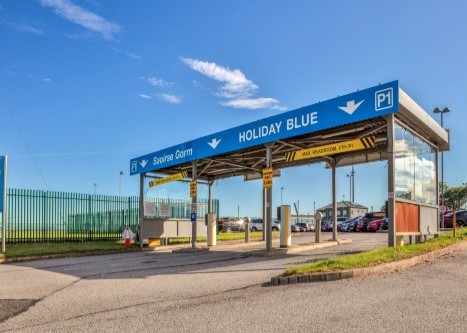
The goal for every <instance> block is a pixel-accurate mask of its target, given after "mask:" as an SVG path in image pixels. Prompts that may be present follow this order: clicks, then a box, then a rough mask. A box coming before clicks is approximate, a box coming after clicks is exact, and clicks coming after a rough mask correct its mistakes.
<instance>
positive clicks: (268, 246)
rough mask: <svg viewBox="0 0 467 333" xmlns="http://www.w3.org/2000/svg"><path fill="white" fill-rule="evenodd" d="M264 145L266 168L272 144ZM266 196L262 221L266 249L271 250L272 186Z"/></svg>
mask: <svg viewBox="0 0 467 333" xmlns="http://www.w3.org/2000/svg"><path fill="white" fill-rule="evenodd" d="M265 146H266V168H272V144H271V143H268V144H266V145H265ZM265 197H266V219H265V220H264V221H263V224H264V229H265V230H266V251H271V250H272V188H267V189H266V192H265Z"/></svg>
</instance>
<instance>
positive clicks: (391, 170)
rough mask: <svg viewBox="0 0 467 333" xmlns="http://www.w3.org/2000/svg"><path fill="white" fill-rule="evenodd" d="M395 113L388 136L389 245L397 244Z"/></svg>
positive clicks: (388, 124) (389, 120)
mask: <svg viewBox="0 0 467 333" xmlns="http://www.w3.org/2000/svg"><path fill="white" fill-rule="evenodd" d="M394 126H395V123H394V115H393V114H391V115H388V116H387V136H388V155H387V156H388V219H389V221H388V229H389V230H388V246H395V245H396V222H397V221H396V214H395V207H396V199H395V167H396V161H395V152H394V149H395V145H394Z"/></svg>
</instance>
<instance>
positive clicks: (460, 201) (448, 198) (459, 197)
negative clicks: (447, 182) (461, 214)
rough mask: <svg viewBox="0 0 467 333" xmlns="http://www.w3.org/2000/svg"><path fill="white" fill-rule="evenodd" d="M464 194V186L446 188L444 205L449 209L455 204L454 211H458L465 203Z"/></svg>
mask: <svg viewBox="0 0 467 333" xmlns="http://www.w3.org/2000/svg"><path fill="white" fill-rule="evenodd" d="M446 187H447V186H446ZM466 194H467V193H466V187H465V186H456V187H447V188H446V189H445V190H444V204H445V205H446V206H448V207H450V208H452V207H453V205H454V204H456V209H460V208H461V207H462V205H464V204H465V203H466V201H467V197H466Z"/></svg>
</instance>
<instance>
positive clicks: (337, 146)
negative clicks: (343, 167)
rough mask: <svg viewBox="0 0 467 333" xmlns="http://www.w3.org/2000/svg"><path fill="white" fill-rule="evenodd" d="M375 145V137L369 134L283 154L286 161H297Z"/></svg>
mask: <svg viewBox="0 0 467 333" xmlns="http://www.w3.org/2000/svg"><path fill="white" fill-rule="evenodd" d="M374 146H375V137H374V136H369V137H366V138H361V139H356V140H352V141H344V142H339V143H333V144H330V145H324V146H318V147H313V148H308V149H302V150H296V151H292V152H289V153H286V154H285V160H286V161H287V162H292V161H299V160H303V159H307V158H313V157H319V156H326V155H334V154H341V153H345V152H348V151H354V150H361V149H368V148H373V147H374Z"/></svg>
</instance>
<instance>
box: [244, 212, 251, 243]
mask: <svg viewBox="0 0 467 333" xmlns="http://www.w3.org/2000/svg"><path fill="white" fill-rule="evenodd" d="M244 221H245V222H244V226H245V243H249V242H250V222H251V218H249V217H245V219H244Z"/></svg>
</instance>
